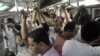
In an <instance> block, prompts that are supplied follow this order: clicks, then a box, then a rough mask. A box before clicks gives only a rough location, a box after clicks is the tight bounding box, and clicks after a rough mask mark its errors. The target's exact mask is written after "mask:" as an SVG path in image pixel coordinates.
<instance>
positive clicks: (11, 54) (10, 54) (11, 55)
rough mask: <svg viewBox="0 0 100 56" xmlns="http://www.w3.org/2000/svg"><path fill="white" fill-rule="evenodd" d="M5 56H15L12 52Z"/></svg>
mask: <svg viewBox="0 0 100 56" xmlns="http://www.w3.org/2000/svg"><path fill="white" fill-rule="evenodd" d="M5 56H15V54H14V53H13V52H11V51H9V52H8V53H7V54H6V55H5Z"/></svg>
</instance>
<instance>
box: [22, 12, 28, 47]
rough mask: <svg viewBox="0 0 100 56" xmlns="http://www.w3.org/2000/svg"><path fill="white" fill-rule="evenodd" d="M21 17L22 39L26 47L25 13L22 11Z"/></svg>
mask: <svg viewBox="0 0 100 56" xmlns="http://www.w3.org/2000/svg"><path fill="white" fill-rule="evenodd" d="M21 19H22V22H21V36H22V41H23V42H24V43H25V45H26V46H27V47H28V29H27V25H26V19H27V14H26V13H25V12H24V11H22V18H21Z"/></svg>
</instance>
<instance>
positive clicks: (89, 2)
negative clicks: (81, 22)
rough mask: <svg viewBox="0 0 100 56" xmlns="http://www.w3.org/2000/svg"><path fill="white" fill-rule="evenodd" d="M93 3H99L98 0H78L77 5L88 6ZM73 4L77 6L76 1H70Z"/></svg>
mask: <svg viewBox="0 0 100 56" xmlns="http://www.w3.org/2000/svg"><path fill="white" fill-rule="evenodd" d="M95 4H99V2H98V1H96V0H91V1H90V0H85V1H81V2H79V5H80V6H81V5H85V6H89V5H95ZM72 5H73V6H77V3H72Z"/></svg>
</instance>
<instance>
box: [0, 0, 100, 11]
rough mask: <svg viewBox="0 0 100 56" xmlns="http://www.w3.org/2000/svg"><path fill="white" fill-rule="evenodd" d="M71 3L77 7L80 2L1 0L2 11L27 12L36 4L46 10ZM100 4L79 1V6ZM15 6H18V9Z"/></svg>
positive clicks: (96, 1) (95, 0) (94, 0)
mask: <svg viewBox="0 0 100 56" xmlns="http://www.w3.org/2000/svg"><path fill="white" fill-rule="evenodd" d="M15 1H16V3H15ZM69 1H70V2H71V5H73V6H76V7H77V1H78V0H0V11H16V10H17V8H18V10H19V11H20V10H22V9H25V10H27V6H28V7H29V8H30V10H31V9H32V8H33V7H34V4H36V2H37V3H38V4H39V6H40V8H44V7H48V6H50V5H53V4H56V3H59V2H62V3H66V4H68V2H69ZM99 3H100V0H79V5H86V6H89V5H95V4H99ZM15 4H17V7H16V5H15ZM3 6H4V7H3Z"/></svg>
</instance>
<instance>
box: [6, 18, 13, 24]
mask: <svg viewBox="0 0 100 56" xmlns="http://www.w3.org/2000/svg"><path fill="white" fill-rule="evenodd" d="M7 22H8V23H15V21H14V19H12V18H7Z"/></svg>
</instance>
